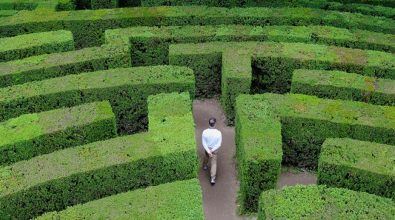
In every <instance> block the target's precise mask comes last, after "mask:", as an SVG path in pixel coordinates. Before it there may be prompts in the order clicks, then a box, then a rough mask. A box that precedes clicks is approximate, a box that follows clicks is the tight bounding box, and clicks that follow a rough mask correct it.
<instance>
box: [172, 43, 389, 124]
mask: <svg viewBox="0 0 395 220" xmlns="http://www.w3.org/2000/svg"><path fill="white" fill-rule="evenodd" d="M169 63H170V64H172V65H180V66H188V67H190V68H192V69H193V70H194V72H195V76H196V94H197V96H210V95H212V94H216V93H217V92H218V91H221V94H222V96H221V99H222V104H223V106H224V109H225V112H226V114H227V116H228V118H229V119H233V118H234V109H233V105H234V100H235V98H236V97H237V95H238V94H241V93H247V94H248V93H264V92H276V93H285V92H289V90H290V87H291V77H292V72H293V71H294V70H295V69H300V68H308V69H332V70H333V69H335V70H343V71H347V72H354V73H359V74H362V75H367V76H373V77H379V78H388V79H395V56H394V55H393V54H391V53H384V52H379V51H370V50H359V49H349V48H341V47H333V46H325V45H314V44H303V43H273V42H236V43H235V42H209V43H199V44H174V45H170V47H169Z"/></svg>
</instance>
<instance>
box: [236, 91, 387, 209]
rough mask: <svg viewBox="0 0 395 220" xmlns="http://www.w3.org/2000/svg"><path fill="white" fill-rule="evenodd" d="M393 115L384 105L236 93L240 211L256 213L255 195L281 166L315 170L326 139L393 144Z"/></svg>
mask: <svg viewBox="0 0 395 220" xmlns="http://www.w3.org/2000/svg"><path fill="white" fill-rule="evenodd" d="M394 112H395V107H390V106H379V105H371V104H367V103H362V102H353V101H344V100H330V99H320V98H318V97H315V96H307V95H300V94H286V95H281V94H273V93H266V94H260V95H239V96H238V97H237V99H236V145H237V148H236V150H237V152H236V154H237V160H238V164H239V165H240V166H239V179H240V203H241V208H242V210H243V211H247V212H250V211H256V208H257V204H258V203H257V200H258V197H259V194H260V193H261V191H262V190H265V189H270V188H273V187H274V186H275V183H276V181H277V178H278V174H279V172H280V164H281V163H282V164H285V165H294V166H299V167H308V168H315V167H316V166H317V162H318V157H319V153H320V149H321V146H322V143H323V142H324V141H325V139H327V138H336V137H339V138H344V137H350V138H354V139H359V140H366V141H373V142H379V143H384V144H391V145H395V136H394V135H393V134H394V133H395V121H394ZM280 123H281V125H280ZM281 142H282V148H281ZM281 158H282V159H281Z"/></svg>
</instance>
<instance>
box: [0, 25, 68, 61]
mask: <svg viewBox="0 0 395 220" xmlns="http://www.w3.org/2000/svg"><path fill="white" fill-rule="evenodd" d="M0 45H1V46H0V62H5V61H10V60H18V59H22V58H25V57H30V56H35V55H40V54H46V53H56V52H63V51H70V50H74V40H73V34H72V33H71V32H70V31H63V30H60V31H51V32H43V33H33V34H24V35H19V36H16V37H8V38H0Z"/></svg>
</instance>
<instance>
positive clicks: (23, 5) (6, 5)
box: [0, 0, 37, 11]
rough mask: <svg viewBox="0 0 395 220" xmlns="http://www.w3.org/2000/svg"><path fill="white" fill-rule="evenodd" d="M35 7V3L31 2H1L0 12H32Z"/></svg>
mask: <svg viewBox="0 0 395 220" xmlns="http://www.w3.org/2000/svg"><path fill="white" fill-rule="evenodd" d="M36 7H37V2H36V1H31V0H18V1H15V0H2V1H1V2H0V10H17V11H19V10H34V9H35V8H36Z"/></svg>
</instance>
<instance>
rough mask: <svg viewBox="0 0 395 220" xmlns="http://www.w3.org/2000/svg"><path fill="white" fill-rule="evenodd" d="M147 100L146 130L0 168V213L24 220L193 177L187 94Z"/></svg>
mask: <svg viewBox="0 0 395 220" xmlns="http://www.w3.org/2000/svg"><path fill="white" fill-rule="evenodd" d="M148 102H149V107H148V109H149V111H150V112H149V120H150V124H149V125H150V128H149V132H148V133H141V134H136V135H129V136H123V137H118V138H114V139H109V140H105V141H100V142H94V143H91V144H87V145H83V146H78V147H74V148H68V149H64V150H61V151H57V152H53V153H51V154H46V155H42V156H38V157H34V158H32V159H30V160H27V161H21V162H18V163H15V164H13V165H11V166H8V167H3V168H0V173H1V174H2V175H1V176H0V183H1V184H0V187H1V188H0V216H2V217H7V216H8V217H10V216H12V217H13V218H17V219H26V218H31V217H34V216H37V215H40V214H43V213H44V212H46V211H53V210H62V209H64V208H66V207H67V206H70V205H74V204H78V203H83V202H87V201H91V200H94V199H98V198H102V197H104V196H108V195H113V194H116V193H119V192H124V191H128V190H131V189H136V188H141V187H146V186H151V185H158V184H161V183H167V182H172V181H175V180H184V179H190V178H195V177H196V175H197V165H198V160H197V155H196V143H195V137H194V123H193V118H192V113H191V109H192V106H191V100H190V98H189V95H188V94H187V93H183V94H175V93H174V94H161V95H158V96H154V97H152V98H149V100H148ZM181 158H182V159H181ZM43 164H45V166H43Z"/></svg>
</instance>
